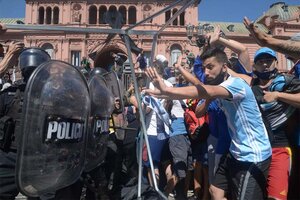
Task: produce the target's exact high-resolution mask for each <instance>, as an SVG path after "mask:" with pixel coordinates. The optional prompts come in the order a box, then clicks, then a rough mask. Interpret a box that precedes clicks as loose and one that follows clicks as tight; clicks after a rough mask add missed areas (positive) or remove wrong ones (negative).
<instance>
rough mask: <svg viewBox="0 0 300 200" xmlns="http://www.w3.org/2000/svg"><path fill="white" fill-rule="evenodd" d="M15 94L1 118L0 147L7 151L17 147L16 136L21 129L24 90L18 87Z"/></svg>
mask: <svg viewBox="0 0 300 200" xmlns="http://www.w3.org/2000/svg"><path fill="white" fill-rule="evenodd" d="M11 93H13V92H11ZM8 95H9V92H8ZM13 95H14V97H13V99H12V100H11V101H10V102H9V103H8V104H7V105H6V109H5V115H4V116H3V117H1V118H0V148H1V149H2V150H3V151H5V152H8V151H9V150H10V149H16V148H17V143H18V142H17V141H16V136H17V135H18V133H19V132H20V131H21V118H22V106H23V97H24V92H22V91H21V90H20V89H19V88H17V89H16V91H15V92H14V94H13Z"/></svg>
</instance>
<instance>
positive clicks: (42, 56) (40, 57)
mask: <svg viewBox="0 0 300 200" xmlns="http://www.w3.org/2000/svg"><path fill="white" fill-rule="evenodd" d="M50 59H51V58H50V56H49V54H48V53H47V52H46V51H45V50H43V49H41V48H38V47H29V48H25V49H24V50H23V51H22V52H21V53H20V56H19V67H20V70H21V72H22V76H23V77H24V79H25V80H26V79H28V78H29V76H30V75H31V73H32V72H33V70H34V69H35V68H37V67H38V66H39V65H40V64H42V63H44V62H46V61H49V60H50Z"/></svg>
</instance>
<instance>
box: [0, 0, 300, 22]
mask: <svg viewBox="0 0 300 200" xmlns="http://www.w3.org/2000/svg"><path fill="white" fill-rule="evenodd" d="M281 1H284V0H281ZM275 2H278V0H202V1H201V3H200V6H199V20H202V21H223V22H242V20H243V17H244V16H247V17H249V18H250V19H251V20H254V19H256V18H257V17H259V16H261V15H262V14H263V12H264V11H266V10H267V9H268V8H269V6H270V5H271V4H272V3H275ZM284 2H286V3H287V4H288V5H296V4H298V5H300V1H299V0H285V1H284ZM24 15H25V0H0V18H10V17H16V18H18V17H21V18H22V17H24Z"/></svg>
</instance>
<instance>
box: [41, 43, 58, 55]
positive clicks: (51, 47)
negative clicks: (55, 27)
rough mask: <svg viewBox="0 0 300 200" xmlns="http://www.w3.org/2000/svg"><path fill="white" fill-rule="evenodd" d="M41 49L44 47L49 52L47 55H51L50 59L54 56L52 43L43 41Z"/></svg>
mask: <svg viewBox="0 0 300 200" xmlns="http://www.w3.org/2000/svg"><path fill="white" fill-rule="evenodd" d="M42 49H44V50H45V51H46V52H47V53H48V54H49V56H50V57H51V59H54V58H55V54H54V48H53V45H52V44H50V43H45V44H43V46H42Z"/></svg>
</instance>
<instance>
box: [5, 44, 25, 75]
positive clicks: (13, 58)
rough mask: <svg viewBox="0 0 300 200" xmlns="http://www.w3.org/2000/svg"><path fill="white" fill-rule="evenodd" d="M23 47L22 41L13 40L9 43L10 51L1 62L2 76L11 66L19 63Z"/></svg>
mask: <svg viewBox="0 0 300 200" xmlns="http://www.w3.org/2000/svg"><path fill="white" fill-rule="evenodd" d="M23 48H24V44H23V43H21V42H11V43H10V44H9V46H8V51H7V53H6V54H5V56H4V58H3V60H2V61H1V62H0V76H2V75H3V74H4V73H5V72H6V70H8V69H9V68H11V67H13V66H15V65H17V61H18V56H19V53H20V52H21V50H22V49H23Z"/></svg>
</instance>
